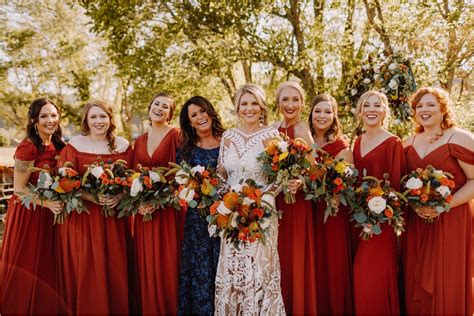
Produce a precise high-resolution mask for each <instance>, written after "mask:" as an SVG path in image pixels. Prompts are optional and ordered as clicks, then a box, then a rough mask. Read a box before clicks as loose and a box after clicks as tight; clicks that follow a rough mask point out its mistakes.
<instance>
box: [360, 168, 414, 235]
mask: <svg viewBox="0 0 474 316" xmlns="http://www.w3.org/2000/svg"><path fill="white" fill-rule="evenodd" d="M387 178H388V175H385V179H384V180H379V179H377V178H374V177H370V176H366V177H363V179H362V183H361V184H360V186H359V187H357V188H356V189H355V195H354V200H353V201H351V208H352V216H351V220H352V221H355V227H362V232H361V233H360V237H361V238H362V239H363V240H368V239H370V238H371V237H372V236H373V235H374V234H375V235H380V234H381V233H382V228H381V225H382V224H383V223H388V224H389V225H390V226H392V228H393V230H394V231H395V233H396V234H397V235H400V234H401V233H402V232H403V231H404V224H405V223H404V219H403V217H402V214H403V211H402V207H403V205H404V203H406V202H407V200H406V198H405V197H404V196H403V194H401V193H400V192H397V191H396V190H394V189H393V188H391V187H390V185H389V181H388V180H387Z"/></svg>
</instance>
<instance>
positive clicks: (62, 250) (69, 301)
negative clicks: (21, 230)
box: [58, 100, 132, 315]
mask: <svg viewBox="0 0 474 316" xmlns="http://www.w3.org/2000/svg"><path fill="white" fill-rule="evenodd" d="M81 130H82V133H81V135H77V136H73V137H72V138H71V140H70V141H69V143H68V144H67V145H66V147H64V149H63V151H62V152H61V163H64V162H67V161H68V162H72V163H73V165H74V166H75V168H76V170H77V171H78V172H79V174H81V175H83V174H84V173H85V172H86V170H87V165H90V164H92V163H94V162H95V161H97V159H98V157H100V158H101V159H102V160H103V161H111V162H113V161H116V160H118V159H122V160H125V161H128V162H129V161H130V158H131V154H132V149H131V147H130V145H129V143H128V141H127V140H126V139H125V138H122V137H119V136H115V133H114V130H115V124H114V117H113V112H112V107H111V106H110V105H109V104H107V103H106V102H104V101H100V100H97V101H91V102H89V103H87V104H86V105H85V106H84V109H83V115H82V123H81ZM121 197H122V194H118V195H115V196H107V195H101V196H99V197H98V199H96V198H95V197H94V196H93V195H91V194H88V193H86V192H82V195H81V198H82V199H83V200H84V202H85V206H86V207H87V210H88V212H87V213H86V212H83V213H81V214H78V213H76V212H72V213H71V214H70V215H69V216H68V218H67V220H66V221H65V223H64V224H62V225H59V227H58V245H59V255H58V257H59V267H60V283H59V284H60V293H61V296H62V299H63V302H62V303H61V304H60V313H61V314H74V315H77V314H79V315H80V314H123V313H128V311H129V291H128V286H129V280H128V275H127V273H128V268H129V262H128V260H127V247H126V245H127V241H128V240H129V239H130V231H129V229H128V227H129V226H128V225H127V222H126V219H124V218H120V219H119V218H116V217H104V216H103V215H102V212H101V209H102V207H103V206H104V205H107V206H109V207H111V208H115V207H116V206H117V205H118V203H119V202H120V199H121Z"/></svg>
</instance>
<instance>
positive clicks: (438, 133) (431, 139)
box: [427, 129, 443, 144]
mask: <svg viewBox="0 0 474 316" xmlns="http://www.w3.org/2000/svg"><path fill="white" fill-rule="evenodd" d="M427 136H428V137H429V140H428V142H429V143H430V144H433V143H434V142H435V141H437V140H438V139H440V138H441V136H443V129H440V130H439V132H436V133H435V134H434V136H431V135H429V134H427Z"/></svg>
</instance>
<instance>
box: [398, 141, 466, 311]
mask: <svg viewBox="0 0 474 316" xmlns="http://www.w3.org/2000/svg"><path fill="white" fill-rule="evenodd" d="M405 152H406V158H407V163H408V170H414V169H416V168H425V167H426V166H427V165H432V166H433V167H435V168H436V169H440V170H443V171H447V172H449V173H451V174H452V175H453V176H454V182H455V184H456V186H455V188H454V189H453V192H456V190H458V189H459V188H461V187H462V186H463V185H464V184H465V183H466V175H465V174H464V172H463V170H462V169H461V167H460V166H459V163H458V160H460V161H463V162H465V163H468V164H474V152H473V151H471V150H469V149H467V148H465V147H463V146H460V145H457V144H453V143H449V141H448V143H447V144H444V145H441V146H440V147H438V148H436V149H435V150H433V151H432V152H430V153H429V154H428V155H427V156H425V157H424V158H420V156H419V155H418V153H417V152H416V150H415V148H414V147H412V146H411V145H409V146H408V147H406V148H405ZM471 206H472V201H471ZM471 211H472V210H471V209H470V206H469V203H465V204H462V205H459V206H457V207H455V208H452V209H451V210H450V211H449V212H447V213H443V214H441V215H440V216H439V218H438V219H437V220H435V222H434V223H432V224H429V223H426V222H425V221H424V220H423V219H421V218H420V217H419V216H418V215H417V214H416V213H415V212H414V211H412V210H411V211H409V214H408V216H409V217H408V226H407V231H406V258H405V260H404V262H405V269H404V270H405V292H406V294H405V299H406V309H407V313H408V314H431V315H433V314H445V315H468V314H469V315H470V314H472V306H471V304H472V302H471V299H472V298H471V295H472V294H471V292H472V283H471V277H472V271H471V260H472V259H471V255H472V254H471V246H472V245H471V238H472V218H471Z"/></svg>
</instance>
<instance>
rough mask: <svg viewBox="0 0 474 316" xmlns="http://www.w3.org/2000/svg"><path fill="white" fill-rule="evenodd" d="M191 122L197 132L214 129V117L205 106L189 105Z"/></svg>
mask: <svg viewBox="0 0 474 316" xmlns="http://www.w3.org/2000/svg"><path fill="white" fill-rule="evenodd" d="M188 118H189V124H190V125H191V127H193V128H194V129H195V130H196V131H197V132H209V131H210V130H212V122H213V121H212V119H211V118H210V117H209V113H207V112H206V110H205V109H204V108H203V107H200V106H199V105H196V104H191V105H190V106H189V107H188Z"/></svg>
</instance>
